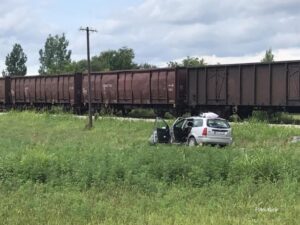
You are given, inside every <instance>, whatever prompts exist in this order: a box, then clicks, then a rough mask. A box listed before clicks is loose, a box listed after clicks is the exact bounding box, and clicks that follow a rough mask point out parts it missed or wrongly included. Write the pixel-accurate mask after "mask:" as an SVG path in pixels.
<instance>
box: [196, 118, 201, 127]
mask: <svg viewBox="0 0 300 225" xmlns="http://www.w3.org/2000/svg"><path fill="white" fill-rule="evenodd" d="M202 126H203V119H195V120H194V127H202Z"/></svg>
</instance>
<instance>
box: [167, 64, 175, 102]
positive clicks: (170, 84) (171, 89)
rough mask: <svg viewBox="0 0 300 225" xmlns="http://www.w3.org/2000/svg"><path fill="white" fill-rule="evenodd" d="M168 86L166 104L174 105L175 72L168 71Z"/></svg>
mask: <svg viewBox="0 0 300 225" xmlns="http://www.w3.org/2000/svg"><path fill="white" fill-rule="evenodd" d="M167 85H168V102H167V103H168V104H175V103H176V86H175V85H176V73H175V70H169V71H168V74H167Z"/></svg>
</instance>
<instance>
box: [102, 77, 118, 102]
mask: <svg viewBox="0 0 300 225" xmlns="http://www.w3.org/2000/svg"><path fill="white" fill-rule="evenodd" d="M117 85H118V80H117V74H103V75H102V95H103V100H104V103H105V104H113V103H117V102H118V101H117V90H118V88H117Z"/></svg>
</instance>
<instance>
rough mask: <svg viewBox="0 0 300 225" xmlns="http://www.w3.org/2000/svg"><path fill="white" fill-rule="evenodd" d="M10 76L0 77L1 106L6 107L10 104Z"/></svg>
mask: <svg viewBox="0 0 300 225" xmlns="http://www.w3.org/2000/svg"><path fill="white" fill-rule="evenodd" d="M9 90H10V78H9V77H4V78H0V108H1V109H5V108H7V107H9V105H10V95H9V93H10V92H9Z"/></svg>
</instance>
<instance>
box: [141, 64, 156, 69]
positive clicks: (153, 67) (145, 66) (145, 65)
mask: <svg viewBox="0 0 300 225" xmlns="http://www.w3.org/2000/svg"><path fill="white" fill-rule="evenodd" d="M156 68H157V66H155V65H152V64H149V63H141V64H139V65H138V66H137V69H156Z"/></svg>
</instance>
